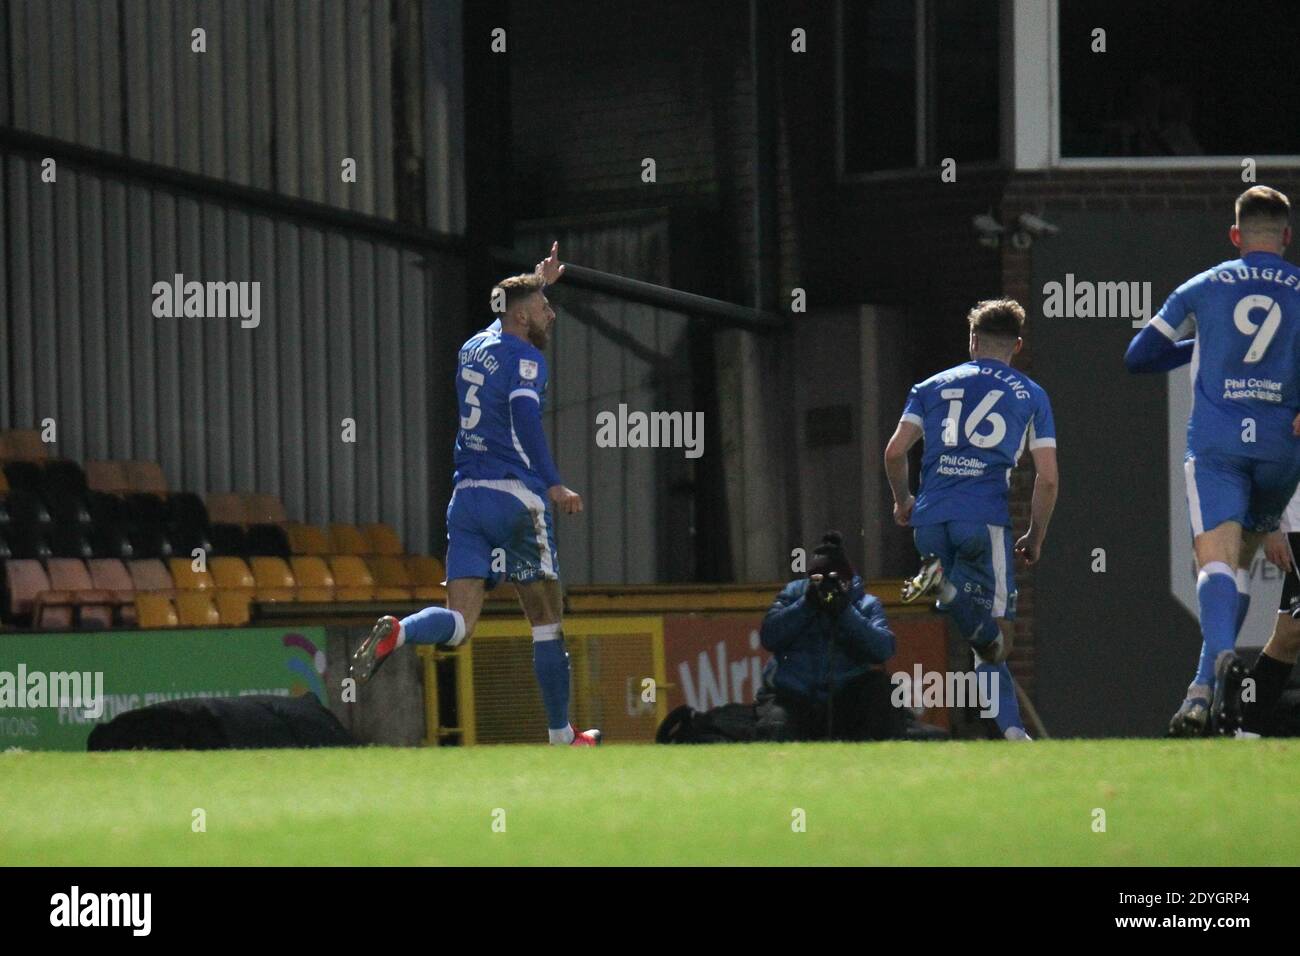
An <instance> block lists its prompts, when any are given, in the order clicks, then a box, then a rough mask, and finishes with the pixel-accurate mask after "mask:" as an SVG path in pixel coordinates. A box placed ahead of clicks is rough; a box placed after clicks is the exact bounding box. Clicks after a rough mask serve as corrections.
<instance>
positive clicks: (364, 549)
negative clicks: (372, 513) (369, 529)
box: [330, 524, 370, 554]
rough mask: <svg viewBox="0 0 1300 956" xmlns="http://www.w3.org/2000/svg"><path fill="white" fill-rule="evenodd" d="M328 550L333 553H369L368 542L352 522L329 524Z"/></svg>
mask: <svg viewBox="0 0 1300 956" xmlns="http://www.w3.org/2000/svg"><path fill="white" fill-rule="evenodd" d="M330 550H332V551H333V552H334V553H335V554H369V553H370V544H369V542H367V541H366V536H365V535H363V534H362V533H361V529H360V528H358V527H357V526H356V525H354V524H332V525H330Z"/></svg>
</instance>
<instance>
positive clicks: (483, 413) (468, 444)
mask: <svg viewBox="0 0 1300 956" xmlns="http://www.w3.org/2000/svg"><path fill="white" fill-rule="evenodd" d="M563 274H564V266H563V265H561V264H560V261H559V249H558V243H557V244H555V245H552V246H551V254H550V256H549V257H547V258H546V259H544V260H543V261H542V262H539V263H538V264H537V269H536V271H535V272H533V273H531V274H525V275H518V276H512V277H511V278H509V279H504V280H502V281H501V282H499V283H497V285H496V289H495V290H494V291H495V294H496V295H498V296H501V297H502V298H503V299H504V315H503V316H502V318H500V319H498V320H497V321H495V322H493V323H492V324H491V325H489V326H488V327H487V328H485V329H483V330H482V331H481V332H479V333H477V334H476V335H474V336H473V337H472V338H470V340H469V341H468V342H466V343H465V344H464V345H462V346H461V348H460V353H459V362H458V365H457V369H456V394H457V397H458V399H459V405H460V431H459V432H458V433H457V435H456V451H455V464H456V473H455V476H454V477H453V479H452V480H453V483H454V486H455V490H454V491H453V493H452V496H451V503H450V504H449V505H448V506H447V606H446V607H445V608H443V607H427V608H425V609H424V610H422V611H418V612H417V613H415V614H412V615H410V616H409V617H406V618H403V619H402V620H400V621H399V620H398V619H397V618H395V617H391V616H385V617H381V618H380V619H379V621H378V622H377V623H376V624H375V626H374V629H373V630H372V631H371V633H370V636H369V637H368V638H366V640H365V641H364V642H362V644H361V647H360V648H358V650H357V653H356V654H355V655H354V657H353V662H352V669H353V672H354V673H355V674H356V675H357V678H358V679H359V680H362V681H365V680H368V679H369V678H370V677H371V675H373V674H374V672H375V671H376V670H378V668H379V666H380V665H381V664H382V663H383V662H384V661H385V660H387V659H388V657H389V656H390V655H391V654H392V653H393V652H394V651H395V650H397V649H398V648H399V647H401V646H402V645H403V644H440V645H443V646H446V647H456V646H458V645H459V644H462V643H463V642H465V641H467V640H469V637H470V635H471V634H472V633H473V632H474V625H475V624H476V623H477V622H478V618H479V613H480V612H481V611H482V609H483V598H484V594H485V591H486V590H487V588H488V587H491V586H494V585H495V584H496V583H497V581H498V569H497V567H495V566H494V565H495V563H496V562H495V560H494V556H499V557H502V558H504V569H503V570H504V576H505V578H506V579H508V580H510V581H512V582H513V583H514V585H515V591H516V592H517V593H518V595H519V603H520V605H521V606H522V607H523V611H524V615H525V616H526V617H527V618H528V621H529V623H530V624H531V625H532V631H533V669H534V671H535V673H536V676H537V683H538V686H539V687H540V689H541V693H542V705H543V706H544V708H545V710H546V722H547V727H548V736H549V738H550V742H551V743H552V744H556V745H573V746H594V745H596V744H598V743H600V731H599V730H586V731H578V730H576V729H575V728H574V727H573V725H572V724H570V723H569V655H568V652H567V651H565V649H564V634H563V631H562V630H561V614H562V610H563V593H562V591H561V589H560V576H559V558H558V555H557V553H556V548H555V531H554V524H553V520H552V513H551V509H552V506H554V507H555V508H556V509H558V510H559V511H560V512H562V513H564V514H577V513H578V512H580V511H582V498H581V496H579V495H578V493H577V492H575V491H571V490H570V489H569V488H567V487H566V486H565V484H564V482H563V481H561V480H560V474H559V472H558V471H557V469H556V467H555V462H554V461H553V460H552V459H551V453H550V450H549V449H548V448H547V445H546V435H545V433H544V432H543V431H542V402H543V400H544V399H545V397H546V383H547V370H546V358H545V357H544V356H543V355H542V349H544V348H546V345H547V342H548V341H549V339H550V331H551V326H552V325H553V324H554V322H555V312H554V310H552V308H551V305H550V303H549V302H548V301H547V299H546V287H547V286H548V285H550V284H551V283H553V282H556V281H557V280H558V279H559V278H560V276H561V275H563Z"/></svg>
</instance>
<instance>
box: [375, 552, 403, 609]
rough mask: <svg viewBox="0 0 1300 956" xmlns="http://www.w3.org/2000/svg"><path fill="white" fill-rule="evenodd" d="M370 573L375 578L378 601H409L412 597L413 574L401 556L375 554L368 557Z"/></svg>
mask: <svg viewBox="0 0 1300 956" xmlns="http://www.w3.org/2000/svg"><path fill="white" fill-rule="evenodd" d="M366 564H367V565H369V567H370V573H371V575H372V576H373V577H374V579H375V600H376V601H409V600H410V599H411V575H410V573H409V572H408V571H407V570H406V563H405V562H404V561H403V560H402V559H401V558H394V557H392V556H391V555H375V556H373V557H371V558H369V559H367V561H366Z"/></svg>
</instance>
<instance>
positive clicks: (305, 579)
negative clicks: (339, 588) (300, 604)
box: [289, 554, 334, 601]
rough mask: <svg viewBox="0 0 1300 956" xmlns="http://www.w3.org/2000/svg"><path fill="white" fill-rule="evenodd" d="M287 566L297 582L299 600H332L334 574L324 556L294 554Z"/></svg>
mask: <svg viewBox="0 0 1300 956" xmlns="http://www.w3.org/2000/svg"><path fill="white" fill-rule="evenodd" d="M289 568H290V570H292V571H293V577H294V580H295V581H297V582H298V600H299V601H333V600H334V575H333V574H331V573H330V566H329V565H328V564H326V563H325V559H324V558H320V557H317V556H316V555H314V554H295V555H294V556H293V557H292V558H290V559H289Z"/></svg>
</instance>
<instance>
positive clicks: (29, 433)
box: [0, 428, 49, 461]
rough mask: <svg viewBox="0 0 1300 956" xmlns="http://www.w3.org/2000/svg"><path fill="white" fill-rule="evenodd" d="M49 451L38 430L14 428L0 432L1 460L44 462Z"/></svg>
mask: <svg viewBox="0 0 1300 956" xmlns="http://www.w3.org/2000/svg"><path fill="white" fill-rule="evenodd" d="M48 451H49V449H47V448H46V447H45V442H43V441H41V433H40V431H39V430H38V429H35V428H12V429H10V430H9V431H7V432H0V459H3V460H4V461H44V460H45V459H46V457H47V456H48Z"/></svg>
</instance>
